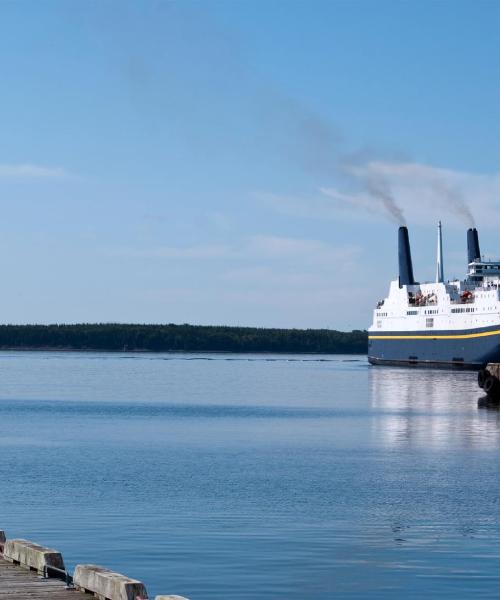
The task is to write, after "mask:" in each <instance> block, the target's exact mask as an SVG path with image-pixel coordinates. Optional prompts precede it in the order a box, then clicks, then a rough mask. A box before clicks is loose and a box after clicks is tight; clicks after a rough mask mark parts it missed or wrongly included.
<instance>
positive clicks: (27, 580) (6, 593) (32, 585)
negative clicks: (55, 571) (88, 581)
mask: <svg viewBox="0 0 500 600" xmlns="http://www.w3.org/2000/svg"><path fill="white" fill-rule="evenodd" d="M88 597H89V596H87V598H88ZM80 598H82V600H85V594H82V593H80V592H77V591H75V590H67V589H66V584H65V583H64V581H60V580H59V579H53V578H50V579H44V578H43V577H40V575H38V573H37V572H36V571H30V570H29V569H27V568H25V567H21V566H19V565H14V564H13V563H11V562H9V561H7V560H5V559H4V558H0V600H79V599H80Z"/></svg>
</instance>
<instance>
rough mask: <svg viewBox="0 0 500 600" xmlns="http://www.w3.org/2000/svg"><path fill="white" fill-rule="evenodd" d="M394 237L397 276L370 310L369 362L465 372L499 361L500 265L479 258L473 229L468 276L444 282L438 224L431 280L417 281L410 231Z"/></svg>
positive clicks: (469, 237)
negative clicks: (460, 369) (435, 257)
mask: <svg viewBox="0 0 500 600" xmlns="http://www.w3.org/2000/svg"><path fill="white" fill-rule="evenodd" d="M398 237H399V241H398V245H399V278H398V279H396V280H395V281H392V282H391V284H390V289H389V295H388V296H387V298H385V299H384V300H381V301H380V302H378V304H377V306H376V308H375V310H374V311H373V323H372V325H371V327H370V328H369V330H368V360H369V362H370V363H372V364H393V365H405V364H406V365H407V364H416V365H424V366H425V365H427V366H443V367H446V366H453V367H461V368H468V369H479V368H481V367H482V366H484V365H485V364H486V363H488V362H500V291H499V286H500V262H495V261H485V260H482V259H481V253H480V248H479V237H478V232H477V229H475V228H471V229H469V230H468V231H467V259H468V272H467V276H466V278H465V279H463V280H455V281H447V282H446V281H445V280H444V268H443V249H442V231H441V223H439V225H438V244H437V265H436V281H434V282H430V283H418V282H417V281H415V278H414V276H413V265H412V259H411V251H410V242H409V237H408V229H407V228H406V227H400V228H399V232H398Z"/></svg>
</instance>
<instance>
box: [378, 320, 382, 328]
mask: <svg viewBox="0 0 500 600" xmlns="http://www.w3.org/2000/svg"><path fill="white" fill-rule="evenodd" d="M377 327H378V328H379V329H380V328H381V327H382V321H377Z"/></svg>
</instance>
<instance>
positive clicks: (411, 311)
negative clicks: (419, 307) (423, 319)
mask: <svg viewBox="0 0 500 600" xmlns="http://www.w3.org/2000/svg"><path fill="white" fill-rule="evenodd" d="M406 314H407V315H416V314H417V311H416V310H407V311H406Z"/></svg>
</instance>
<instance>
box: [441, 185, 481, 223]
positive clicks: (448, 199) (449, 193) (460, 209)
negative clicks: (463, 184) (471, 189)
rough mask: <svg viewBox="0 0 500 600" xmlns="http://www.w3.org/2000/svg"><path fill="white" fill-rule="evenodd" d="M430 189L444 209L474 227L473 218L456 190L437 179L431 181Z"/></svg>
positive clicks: (460, 194)
mask: <svg viewBox="0 0 500 600" xmlns="http://www.w3.org/2000/svg"><path fill="white" fill-rule="evenodd" d="M431 187H432V189H433V191H434V192H435V193H436V194H438V196H439V198H440V199H441V200H443V202H444V205H445V207H446V208H448V209H449V210H451V212H453V213H454V214H456V215H457V216H458V217H460V218H461V219H463V220H464V221H465V223H466V225H468V226H469V227H475V226H476V223H475V220H474V216H473V215H472V212H471V210H470V208H469V207H468V205H467V203H466V201H465V199H464V198H463V196H462V193H461V192H460V191H459V190H458V189H456V188H452V187H451V186H450V185H449V183H447V182H446V181H443V180H442V179H437V178H434V179H433V180H432V181H431Z"/></svg>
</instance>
